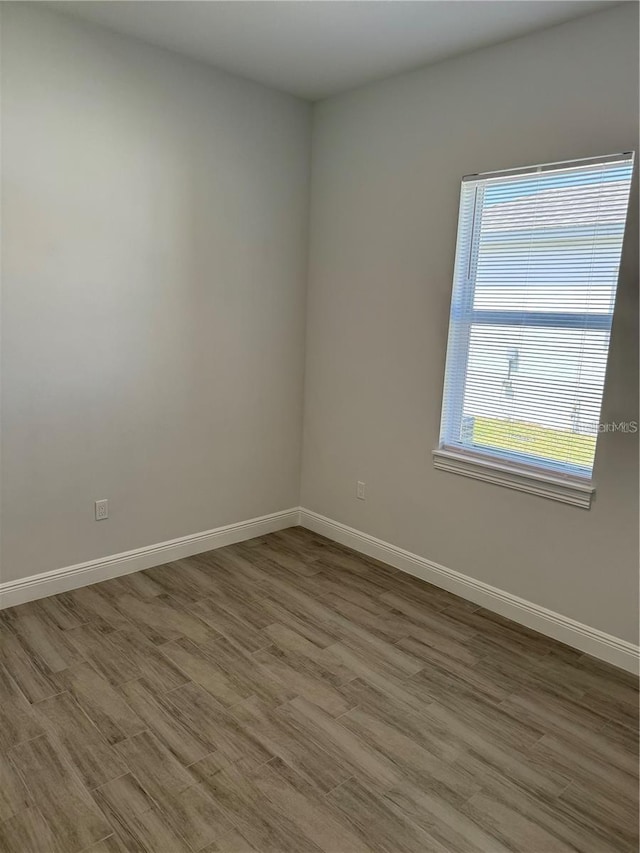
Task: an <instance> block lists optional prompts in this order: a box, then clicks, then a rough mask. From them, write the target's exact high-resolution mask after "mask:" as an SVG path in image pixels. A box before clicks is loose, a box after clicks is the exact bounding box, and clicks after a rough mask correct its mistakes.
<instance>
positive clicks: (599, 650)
mask: <svg viewBox="0 0 640 853" xmlns="http://www.w3.org/2000/svg"><path fill="white" fill-rule="evenodd" d="M297 524H301V525H302V526H303V527H306V528H308V529H309V530H313V531H315V532H316V533H320V534H322V535H323V536H326V537H327V538H328V539H333V540H334V541H335V542H340V543H341V544H343V545H347V546H348V547H350V548H353V549H354V551H359V552H360V553H362V554H367V555H368V556H370V557H374V558H375V559H377V560H381V561H382V562H384V563H388V564H389V565H391V566H394V567H395V568H396V569H400V570H401V571H404V572H407V573H408V574H410V575H414V576H415V577H418V578H421V579H422V580H425V581H427V583H431V584H433V585H434V586H438V587H441V588H442V589H446V590H448V591H449V592H452V593H453V594H454V595H459V596H460V597H461V598H465V599H467V600H468V601H473V602H474V603H475V604H479V605H481V606H482V607H486V608H487V610H492V611H493V612H495V613H499V614H500V615H502V616H506V617H507V618H508V619H513V621H514V622H519V623H520V624H522V625H526V626H527V627H528V628H532V629H533V630H534V631H539V632H540V633H541V634H545V635H547V636H548V637H553V638H554V639H556V640H559V641H560V642H562V643H566V644H567V645H568V646H572V647H573V648H575V649H579V650H580V651H583V652H587V653H588V654H590V655H593V656H594V657H596V658H599V659H600V660H604V661H607V663H611V664H613V665H614V666H618V667H620V668H621V669H625V670H627V671H628V672H633V673H636V674H637V673H638V671H639V660H640V649H639V648H638V646H635V645H633V643H629V642H627V641H626V640H621V639H619V638H618V637H614V636H612V635H611V634H605V633H604V631H599V630H597V629H596V628H591V627H590V626H589V625H584V624H583V623H581V622H576V621H575V620H574V619H570V618H569V617H568V616H563V615H562V614H560V613H555V612H554V611H553V610H547V608H546V607H541V606H540V605H538V604H534V603H533V602H531V601H526V600H525V599H523V598H519V597H518V596H517V595H512V594H511V593H509V592H505V591H504V590H502V589H498V588H497V587H494V586H490V585H489V584H486V583H483V582H482V581H479V580H476V579H475V578H471V577H469V576H468V575H463V574H461V573H460V572H456V571H454V570H453V569H448V568H447V567H446V566H441V565H439V564H438V563H434V562H432V561H431V560H427V559H426V558H424V557H420V556H418V555H417V554H412V553H411V552H410V551H405V550H404V549H403V548H398V547H397V546H396V545H392V544H390V543H389V542H384V541H382V540H381V539H376V538H375V536H370V535H369V534H368V533H362V532H361V531H359V530H355V529H354V528H352V527H347V525H345V524H341V523H340V522H338V521H333V520H332V519H330V518H326V517H325V516H323V515H320V514H319V513H316V512H312V511H311V510H308V509H304V508H302V507H294V508H292V509H287V510H283V511H282V512H274V513H271V514H270V515H263V516H260V517H259V518H251V519H249V520H248V521H239V522H236V523H234V524H226V525H224V526H222V527H216V528H214V529H213V530H206V531H204V532H202V533H194V534H193V535H191V536H182V537H180V538H179V539H171V540H169V541H168V542H160V543H158V544H156V545H149V546H147V547H145V548H136V549H135V550H133V551H125V552H124V553H122V554H113V555H112V556H110V557H104V558H102V559H98V560H90V561H88V562H86V563H78V564H77V565H75V566H66V567H65V568H62V569H54V570H53V571H50V572H43V573H42V574H38V575H31V576H30V577H28V578H23V579H21V580H15V581H8V582H6V583H0V609H2V608H5V607H14V606H15V605H17V604H24V602H26V601H33V600H34V599H37V598H45V597H46V596H49V595H57V594H58V593H61V592H67V591H68V590H70V589H76V588H78V587H81V586H86V585H87V584H92V583H99V582H100V581H104V580H109V579H110V578H115V577H119V576H120V575H128V574H130V573H131V572H139V571H141V570H142V569H150V568H151V567H152V566H160V565H162V564H163V563H170V562H171V561H172V560H180V559H182V558H184V557H191V556H193V555H194V554H201V553H203V552H204V551H211V550H213V549H215V548H223V547H224V546H225V545H233V543H235V542H243V541H245V540H246V539H253V538H254V537H255V536H264V535H265V534H266V533H274V532H275V531H276V530H284V529H285V528H286V527H293V526H295V525H297Z"/></svg>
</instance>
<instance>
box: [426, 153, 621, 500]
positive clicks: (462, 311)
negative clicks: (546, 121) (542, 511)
mask: <svg viewBox="0 0 640 853" xmlns="http://www.w3.org/2000/svg"><path fill="white" fill-rule="evenodd" d="M625 159H630V160H631V168H632V169H633V167H634V159H635V154H634V152H631V151H629V152H621V153H620V154H612V155H609V156H606V157H592V158H584V159H581V160H569V161H562V162H557V163H548V164H543V165H540V166H530V167H525V168H522V169H506V170H503V171H499V172H486V173H480V174H476V175H466V176H465V177H463V179H462V186H461V192H460V207H459V218H458V231H457V237H456V255H455V268H454V278H453V292H452V298H451V308H450V314H449V335H448V338H447V349H446V368H445V381H444V387H443V394H442V410H441V412H442V414H441V424H440V439H439V444H438V447H437V449H435V450H434V451H433V464H434V467H435V468H437V469H439V470H443V471H449V472H451V473H455V474H462V475H464V476H468V477H472V478H474V479H479V480H484V481H487V482H491V483H494V484H496V485H503V486H507V487H509V488H513V489H516V490H518V491H525V492H531V493H533V494H537V495H541V496H543V497H548V498H552V499H554V500H559V501H562V502H563V503H570V504H574V505H575V506H580V507H582V508H585V509H589V508H590V506H591V499H592V497H593V494H594V493H595V485H594V483H593V468H587V467H586V466H580V465H571V466H567V465H566V463H558V464H557V466H556V465H555V464H554V462H553V460H549V461H548V462H545V464H544V465H542V464H541V463H540V457H537V456H529V455H527V454H525V453H521V452H518V451H512V450H504V451H498V450H496V449H495V448H491V447H489V446H483V445H482V446H477V447H474V448H473V449H466V448H461V447H458V446H455V447H454V446H452V445H447V444H446V441H445V437H446V436H450V435H460V434H461V430H462V419H463V416H464V413H463V407H464V397H465V392H466V379H467V375H468V374H467V369H468V356H469V347H470V341H471V334H472V329H473V327H474V326H478V325H485V324H486V325H500V326H503V327H509V326H514V327H515V326H517V327H521V326H522V313H523V312H522V311H518V310H495V309H478V308H474V307H473V304H474V295H475V286H476V273H477V264H478V254H479V246H480V240H479V235H480V228H481V224H482V212H483V203H482V202H483V196H484V189H485V186H486V183H485V182H486V181H487V180H489V179H491V178H509V177H520V176H521V175H526V174H535V173H539V172H544V171H555V170H558V169H570V168H575V167H580V166H589V165H593V164H601V163H602V164H605V163H611V162H618V161H623V160H625ZM470 180H473V181H478V182H480V183H477V184H476V186H475V188H474V192H475V195H474V199H473V203H472V204H471V205H470V210H467V211H465V210H463V193H464V191H465V186H464V184H465V182H467V181H470ZM627 217H628V202H627ZM626 221H627V219H626V218H625V228H626ZM465 241H466V243H467V245H466V246H465V245H464V243H465ZM461 247H462V248H461ZM623 247H624V237H623ZM618 275H619V273H618ZM461 282H464V284H462V285H461ZM527 317H528V318H529V319H531V318H533V320H534V322H529V323H527V327H528V328H529V327H530V328H535V327H543V328H545V329H580V330H583V329H585V328H586V329H592V330H594V331H603V332H607V333H609V335H610V334H611V328H612V323H613V311H612V313H611V314H606V315H605V314H591V315H586V314H585V312H584V311H582V312H579V311H576V312H575V313H574V312H542V311H541V312H527ZM454 319H455V321H456V322H455V323H453V320H454ZM610 346H611V341H610V339H609V345H608V348H607V361H608V356H609V350H610ZM450 374H451V375H458V376H462V377H464V381H460V382H458V383H456V384H455V385H453V386H452V385H451V383H448V382H447V377H448V376H449V375H450ZM605 383H606V374H605ZM447 390H448V391H449V394H448V396H446V394H447ZM603 396H604V390H603ZM601 403H602V401H601ZM597 438H598V436H597V435H596V450H597ZM594 465H595V459H594Z"/></svg>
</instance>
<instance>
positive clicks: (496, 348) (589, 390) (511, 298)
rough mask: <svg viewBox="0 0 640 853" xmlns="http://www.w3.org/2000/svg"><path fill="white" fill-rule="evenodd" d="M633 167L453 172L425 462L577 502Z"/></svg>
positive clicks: (609, 160) (592, 431)
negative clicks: (448, 273) (430, 445)
mask: <svg viewBox="0 0 640 853" xmlns="http://www.w3.org/2000/svg"><path fill="white" fill-rule="evenodd" d="M632 172H633V154H632V153H629V154H620V155H615V156H611V157H601V158H598V159H590V160H582V161H574V162H571V163H556V164H552V165H547V166H537V167H532V168H528V169H518V170H512V171H509V172H499V173H492V174H485V175H472V176H470V177H468V178H464V179H463V182H462V190H461V194H460V213H459V220H458V242H457V249H456V260H455V270H454V283H453V297H452V300H451V317H450V322H449V341H448V347H447V364H446V372H445V384H444V398H443V406H442V424H441V432H440V447H439V449H438V450H436V451H434V464H435V465H436V467H438V468H442V469H445V470H449V471H454V472H455V473H460V474H466V475H467V476H472V477H477V478H479V479H486V480H490V481H492V482H497V483H500V484H502V485H507V486H510V487H512V488H517V489H521V490H525V491H533V492H536V493H538V494H543V495H546V496H548V497H552V498H555V499H558V500H562V501H565V502H568V503H575V504H578V505H580V506H585V507H588V506H589V505H590V499H591V494H592V492H593V486H592V483H591V476H592V470H593V462H594V457H595V451H596V438H597V435H598V422H599V419H600V407H601V403H602V394H603V389H604V381H605V372H606V366H607V355H608V350H609V337H610V334H611V322H612V318H613V308H614V302H615V295H616V286H617V283H618V271H619V266H620V256H621V253H622V242H623V237H624V229H625V222H626V215H627V206H628V201H629V189H630V184H631V175H632Z"/></svg>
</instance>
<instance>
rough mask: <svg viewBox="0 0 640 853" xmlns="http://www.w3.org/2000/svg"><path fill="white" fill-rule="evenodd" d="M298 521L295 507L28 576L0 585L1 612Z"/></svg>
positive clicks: (261, 533)
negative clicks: (4, 609)
mask: <svg viewBox="0 0 640 853" xmlns="http://www.w3.org/2000/svg"><path fill="white" fill-rule="evenodd" d="M299 518H300V512H299V509H298V507H294V508H292V509H286V510H282V511H281V512H272V513H271V514H269V515H262V516H260V517H259V518H251V519H249V520H248V521H238V522H235V523H234V524H225V525H223V526H222V527H215V528H214V529H213V530H205V531H203V532H202V533H194V534H192V535H191V536H181V537H180V538H179V539H170V540H169V541H167V542H160V543H158V544H157V545H148V546H147V547H145V548H136V549H135V550H133V551H125V552H123V553H122V554H113V555H112V556H110V557H103V558H101V559H98V560H89V561H88V562H87V563H78V564H77V565H75V566H66V567H65V568H62V569H54V570H53V571H50V572H42V574H39V575H31V576H30V577H28V578H22V579H21V580H16V581H7V582H6V583H0V609H3V608H5V607H14V606H15V605H16V604H24V603H25V602H26V601H33V600H35V599H37V598H45V597H47V596H49V595H58V594H59V593H61V592H68V591H69V590H70V589H77V588H78V587H81V586H87V584H92V583H100V581H106V580H109V579H110V578H117V577H120V576H121V575H128V574H131V573H132V572H139V571H141V570H142V569H150V568H152V566H161V565H162V564H163V563H170V562H171V561H172V560H181V559H183V558H184V557H192V556H193V555H194V554H202V553H203V552H204V551H212V550H214V549H215V548H224V546H225V545H233V544H234V543H235V542H244V541H245V540H246V539H253V538H254V537H255V536H264V535H265V534H266V533H274V532H275V531H276V530H284V528H285V527H293V526H294V525H296V524H299Z"/></svg>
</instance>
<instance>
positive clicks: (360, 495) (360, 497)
mask: <svg viewBox="0 0 640 853" xmlns="http://www.w3.org/2000/svg"><path fill="white" fill-rule="evenodd" d="M356 497H357V498H358V500H361V501H363V500H364V483H363V482H362V480H358V484H357V490H356Z"/></svg>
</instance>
